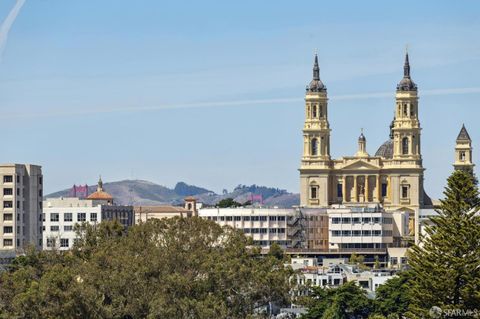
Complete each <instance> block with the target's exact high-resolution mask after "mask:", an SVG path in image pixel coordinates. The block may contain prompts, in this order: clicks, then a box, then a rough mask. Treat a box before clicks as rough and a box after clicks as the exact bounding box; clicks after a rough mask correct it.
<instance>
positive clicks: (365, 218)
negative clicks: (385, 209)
mask: <svg viewBox="0 0 480 319" xmlns="http://www.w3.org/2000/svg"><path fill="white" fill-rule="evenodd" d="M371 221H372V219H371V218H370V217H363V218H362V223H365V224H368V223H370V222H371Z"/></svg>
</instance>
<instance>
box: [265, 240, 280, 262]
mask: <svg viewBox="0 0 480 319" xmlns="http://www.w3.org/2000/svg"><path fill="white" fill-rule="evenodd" d="M268 254H269V255H270V256H273V257H275V258H277V259H278V260H283V258H284V253H283V249H282V247H280V245H279V244H277V243H276V242H273V243H272V244H271V245H270V250H269V252H268Z"/></svg>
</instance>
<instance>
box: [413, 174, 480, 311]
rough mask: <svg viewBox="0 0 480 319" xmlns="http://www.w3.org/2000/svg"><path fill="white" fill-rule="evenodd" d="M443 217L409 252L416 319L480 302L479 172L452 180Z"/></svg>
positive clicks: (472, 305) (476, 306)
mask: <svg viewBox="0 0 480 319" xmlns="http://www.w3.org/2000/svg"><path fill="white" fill-rule="evenodd" d="M444 195H445V198H444V199H443V200H442V201H441V206H440V210H439V211H438V216H437V217H434V218H432V220H431V222H432V223H431V225H430V226H427V227H426V234H427V235H426V236H425V237H423V238H422V239H421V243H420V245H419V246H414V247H413V248H412V251H411V253H410V255H409V264H410V267H411V270H412V276H413V280H411V288H410V294H411V303H410V307H409V310H410V316H411V317H426V316H427V313H428V310H429V309H430V308H431V307H433V306H437V307H440V308H441V309H442V310H448V309H460V310H462V309H463V310H466V309H470V310H471V309H476V308H478V307H479V305H480V293H479V291H480V218H479V217H478V215H476V213H477V212H478V209H479V203H480V200H479V192H478V187H477V181H476V179H475V177H474V176H473V174H471V173H468V172H465V171H461V170H457V171H454V172H453V173H452V175H451V176H450V177H449V178H448V180H447V186H446V188H445V191H444Z"/></svg>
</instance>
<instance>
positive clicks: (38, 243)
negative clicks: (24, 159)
mask: <svg viewBox="0 0 480 319" xmlns="http://www.w3.org/2000/svg"><path fill="white" fill-rule="evenodd" d="M0 183H1V186H2V191H1V192H0V198H1V202H2V206H1V209H2V214H1V218H0V250H11V251H16V252H21V251H22V250H23V249H24V248H25V247H26V246H27V245H33V246H34V247H36V248H37V249H41V247H42V196H43V175H42V168H41V166H38V165H30V164H2V165H0Z"/></svg>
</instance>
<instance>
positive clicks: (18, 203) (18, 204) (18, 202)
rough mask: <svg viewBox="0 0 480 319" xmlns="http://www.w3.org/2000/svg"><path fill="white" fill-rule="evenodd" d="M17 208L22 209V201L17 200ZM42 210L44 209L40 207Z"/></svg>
mask: <svg viewBox="0 0 480 319" xmlns="http://www.w3.org/2000/svg"><path fill="white" fill-rule="evenodd" d="M17 208H18V209H20V201H19V200H17ZM40 209H42V208H41V207H40Z"/></svg>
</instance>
